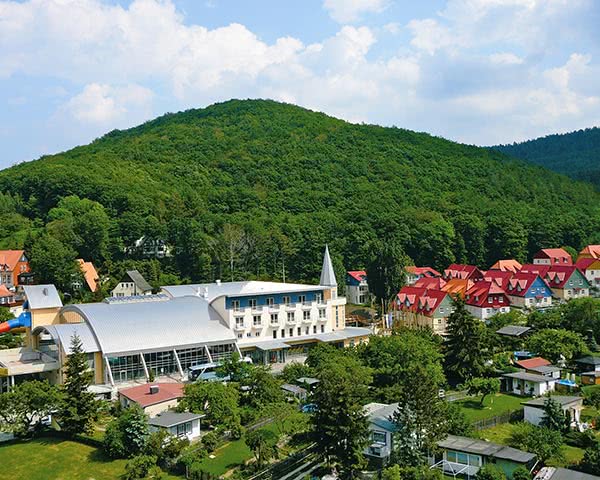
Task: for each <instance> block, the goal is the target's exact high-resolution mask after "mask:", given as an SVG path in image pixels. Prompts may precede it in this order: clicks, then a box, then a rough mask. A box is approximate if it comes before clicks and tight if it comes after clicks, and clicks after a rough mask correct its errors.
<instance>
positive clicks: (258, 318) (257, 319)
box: [252, 315, 262, 327]
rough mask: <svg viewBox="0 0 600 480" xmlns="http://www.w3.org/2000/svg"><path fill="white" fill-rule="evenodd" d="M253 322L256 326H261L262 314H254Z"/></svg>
mask: <svg viewBox="0 0 600 480" xmlns="http://www.w3.org/2000/svg"><path fill="white" fill-rule="evenodd" d="M252 324H253V325H254V326H255V327H260V326H261V324H262V317H261V316H260V315H254V316H253V317H252Z"/></svg>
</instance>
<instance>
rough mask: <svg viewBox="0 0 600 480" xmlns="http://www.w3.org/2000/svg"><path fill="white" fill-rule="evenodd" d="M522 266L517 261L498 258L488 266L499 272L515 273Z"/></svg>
mask: <svg viewBox="0 0 600 480" xmlns="http://www.w3.org/2000/svg"><path fill="white" fill-rule="evenodd" d="M522 266H523V265H521V264H520V263H519V262H517V261H516V260H513V259H507V260H498V261H497V262H496V263H494V264H493V265H492V266H491V267H490V270H500V271H501V272H511V273H517V272H518V271H519V270H521V267H522Z"/></svg>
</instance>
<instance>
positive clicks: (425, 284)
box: [413, 277, 447, 290]
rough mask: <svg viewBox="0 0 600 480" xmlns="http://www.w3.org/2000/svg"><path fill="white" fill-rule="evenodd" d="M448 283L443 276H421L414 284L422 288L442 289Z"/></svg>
mask: <svg viewBox="0 0 600 480" xmlns="http://www.w3.org/2000/svg"><path fill="white" fill-rule="evenodd" d="M446 283H447V282H446V280H444V279H443V278H442V277H423V278H419V279H418V280H417V281H416V282H415V284H414V285H413V286H414V287H421V288H431V289H434V290H442V288H443V287H444V285H446Z"/></svg>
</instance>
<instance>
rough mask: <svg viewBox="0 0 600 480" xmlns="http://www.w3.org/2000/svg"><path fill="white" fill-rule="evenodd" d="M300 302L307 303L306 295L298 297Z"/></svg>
mask: <svg viewBox="0 0 600 480" xmlns="http://www.w3.org/2000/svg"><path fill="white" fill-rule="evenodd" d="M298 302H300V303H304V302H306V295H299V296H298Z"/></svg>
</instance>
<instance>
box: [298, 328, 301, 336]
mask: <svg viewBox="0 0 600 480" xmlns="http://www.w3.org/2000/svg"><path fill="white" fill-rule="evenodd" d="M300 335H302V328H300V327H298V336H300Z"/></svg>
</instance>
